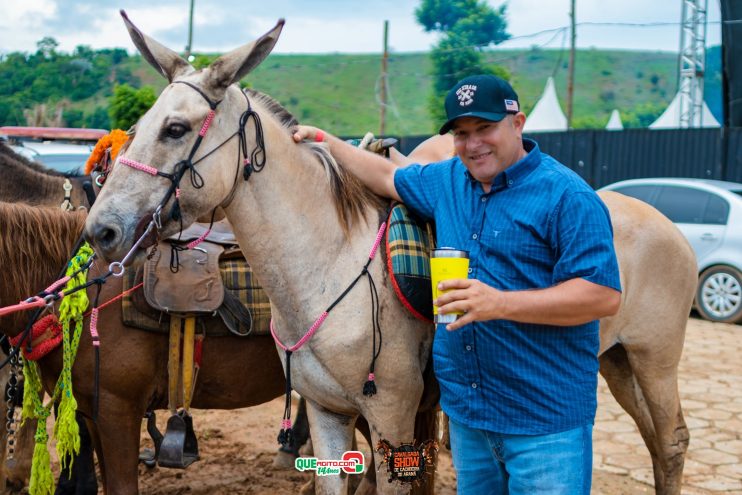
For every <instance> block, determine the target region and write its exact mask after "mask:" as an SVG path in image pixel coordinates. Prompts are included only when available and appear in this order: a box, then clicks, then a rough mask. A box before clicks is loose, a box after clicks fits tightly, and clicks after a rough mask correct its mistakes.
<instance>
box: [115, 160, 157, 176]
mask: <svg viewBox="0 0 742 495" xmlns="http://www.w3.org/2000/svg"><path fill="white" fill-rule="evenodd" d="M119 162H120V163H123V164H124V165H126V166H128V167H131V168H135V169H137V170H141V171H142V172H145V173H148V174H149V175H157V169H156V168H155V167H150V166H149V165H145V164H144V163H139V162H137V161H135V160H132V159H130V158H126V157H123V156H122V157H120V158H119Z"/></svg>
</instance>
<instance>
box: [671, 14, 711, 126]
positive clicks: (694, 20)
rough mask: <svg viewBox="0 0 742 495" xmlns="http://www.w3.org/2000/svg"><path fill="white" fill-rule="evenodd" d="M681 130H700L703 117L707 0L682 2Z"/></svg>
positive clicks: (679, 75)
mask: <svg viewBox="0 0 742 495" xmlns="http://www.w3.org/2000/svg"><path fill="white" fill-rule="evenodd" d="M681 1H682V2H683V19H682V23H681V27H680V61H679V63H678V68H679V74H678V93H679V94H680V127H700V126H701V124H702V121H701V120H702V115H703V111H702V110H703V76H704V74H705V72H706V10H707V7H708V0H681Z"/></svg>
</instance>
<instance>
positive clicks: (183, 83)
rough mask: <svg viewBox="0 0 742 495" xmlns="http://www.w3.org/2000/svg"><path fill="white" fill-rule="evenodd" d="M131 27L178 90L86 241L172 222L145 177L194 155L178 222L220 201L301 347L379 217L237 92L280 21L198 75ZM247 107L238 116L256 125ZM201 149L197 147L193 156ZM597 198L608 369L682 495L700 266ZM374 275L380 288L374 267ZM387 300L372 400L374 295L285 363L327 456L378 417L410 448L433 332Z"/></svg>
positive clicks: (352, 299) (143, 137) (281, 124)
mask: <svg viewBox="0 0 742 495" xmlns="http://www.w3.org/2000/svg"><path fill="white" fill-rule="evenodd" d="M127 27H128V28H129V32H130V35H131V37H132V39H133V40H134V43H135V44H136V46H137V48H138V49H139V50H140V51H141V52H142V54H143V55H144V58H145V59H146V60H147V61H148V62H150V64H152V65H153V66H154V67H155V68H157V70H158V71H159V72H160V73H161V74H162V75H163V76H165V77H167V78H168V80H169V82H170V83H171V84H169V85H168V86H167V88H166V89H165V90H164V91H163V93H162V94H161V95H160V97H159V98H158V100H157V102H156V103H155V105H154V106H153V107H152V108H151V109H150V111H149V112H147V114H146V115H145V116H144V117H143V118H142V120H141V121H140V122H139V124H138V125H137V134H136V136H134V139H133V140H132V142H131V144H130V147H129V149H128V151H127V153H126V154H127V156H126V158H127V162H128V164H130V165H131V166H132V167H135V168H139V170H135V169H134V168H128V167H126V166H124V165H122V158H121V157H119V159H118V162H117V163H118V165H117V166H116V168H115V169H114V171H113V173H112V174H111V175H110V176H109V178H108V180H107V182H106V188H105V189H104V191H103V193H102V194H101V197H100V199H99V200H98V202H97V203H96V205H95V207H94V208H93V210H92V211H91V215H90V217H89V218H88V223H87V226H86V233H87V235H88V237H89V238H90V239H92V240H94V241H95V243H96V247H97V249H99V253H100V254H102V255H104V256H106V257H107V258H109V259H120V258H121V257H123V255H124V254H125V253H127V252H128V250H129V249H131V247H132V246H133V244H134V242H135V241H136V240H137V238H139V236H140V234H141V233H142V226H144V225H145V224H146V223H147V221H148V220H149V218H150V217H151V215H152V212H153V211H155V208H156V207H157V206H158V205H159V204H161V203H165V205H164V206H165V209H164V211H166V212H169V211H171V207H172V206H173V203H174V201H173V200H172V198H169V199H168V197H167V196H166V191H167V190H168V187H169V186H170V185H171V184H170V183H169V182H168V181H167V180H165V178H163V177H155V178H153V177H152V176H149V175H147V174H145V173H143V172H142V169H144V170H149V171H150V172H151V173H160V174H163V175H164V174H172V173H173V169H174V167H176V166H175V165H174V164H178V165H180V166H182V164H183V163H184V162H183V161H182V160H184V159H185V158H186V157H188V156H192V157H193V156H194V152H196V151H198V153H197V154H196V155H195V157H196V158H198V157H203V159H202V160H203V161H202V163H200V164H198V166H197V167H196V169H197V171H198V173H199V176H200V178H202V179H203V180H202V183H193V182H191V181H187V180H183V181H182V182H181V183H180V188H181V191H180V192H181V193H180V199H179V211H180V213H181V215H182V217H181V219H182V222H183V226H187V225H188V224H190V223H191V222H192V221H193V220H194V219H195V218H198V217H200V216H203V215H205V214H207V213H208V212H209V211H211V210H212V209H213V208H215V207H217V206H218V205H224V210H225V213H226V215H227V218H229V219H231V221H232V224H233V226H234V227H235V230H236V235H237V239H238V241H239V243H240V246H241V247H242V248H243V250H244V251H245V253H246V256H247V258H248V260H249V261H251V262H252V263H253V267H254V268H255V269H256V273H257V275H258V277H259V278H260V280H261V283H262V284H263V286H264V288H265V290H266V291H267V293H268V295H269V297H270V299H271V305H272V313H273V316H274V319H275V321H276V333H277V335H278V336H279V337H280V338H281V340H282V341H284V342H287V343H289V344H294V343H296V342H297V341H299V339H300V338H302V336H303V335H304V334H305V330H306V329H307V328H309V327H310V326H311V325H312V322H313V321H315V318H316V317H317V315H319V314H321V313H322V311H323V310H325V308H327V307H328V304H329V303H331V302H332V301H333V300H335V298H336V297H337V295H338V294H340V293H341V292H342V291H343V290H344V289H345V288H346V287H347V284H348V282H349V281H350V280H352V277H353V272H354V271H355V270H356V269H357V268H358V267H359V264H362V262H363V261H364V260H365V259H366V256H367V254H368V249H369V245H370V242H371V239H373V237H374V235H375V233H376V220H377V219H378V215H379V209H378V207H377V206H375V204H374V202H373V201H372V200H370V199H369V198H368V191H366V190H364V189H362V188H359V186H358V185H357V184H353V181H352V180H350V179H348V177H347V172H346V171H345V170H344V169H343V168H342V166H341V165H339V164H336V163H335V162H334V160H333V159H332V157H330V156H327V154H326V153H324V152H323V149H322V147H321V146H318V145H316V144H315V143H303V144H299V145H297V144H295V143H293V141H292V139H291V132H290V130H289V129H288V127H289V126H290V124H289V123H290V122H291V120H292V119H290V118H288V117H287V114H286V112H285V110H283V109H282V108H281V107H280V106H279V105H277V103H276V102H275V101H273V100H271V99H270V98H267V97H265V96H264V95H263V96H261V95H259V94H256V93H254V92H249V93H247V94H242V93H241V92H240V91H239V89H238V88H236V87H235V86H234V85H233V84H232V83H234V82H235V81H238V80H239V79H241V78H242V77H243V76H244V75H246V74H247V73H248V72H249V71H250V70H251V69H253V68H254V67H256V66H257V65H258V64H259V63H260V62H261V61H262V60H263V59H264V58H265V57H266V56H267V54H268V52H269V51H270V49H271V48H272V46H273V44H274V43H275V41H276V38H277V36H278V33H279V32H280V28H281V26H280V24H279V26H277V27H276V28H274V29H273V30H272V31H271V32H269V33H267V34H266V35H265V36H263V37H261V38H259V39H258V40H256V41H255V42H254V43H251V44H249V45H245V46H244V47H242V48H238V49H237V50H234V51H233V52H230V53H228V54H226V55H224V56H222V57H220V58H219V59H217V60H216V61H215V62H214V63H213V64H212V65H211V66H210V67H209V68H206V69H203V70H198V71H196V70H195V69H193V68H192V67H191V66H190V65H189V64H188V63H187V62H186V61H185V60H183V59H182V58H181V57H180V56H179V55H178V54H176V53H175V52H173V51H172V50H169V49H168V48H166V47H164V46H162V45H161V44H159V43H158V42H156V41H154V40H152V39H151V38H149V37H148V36H146V35H144V34H143V33H141V32H140V31H139V30H138V29H137V28H136V27H134V26H133V25H132V24H131V23H129V22H128V20H127ZM214 102H221V104H220V105H219V106H218V107H217V106H216V104H215V103H214ZM214 108H216V110H215V113H214V114H211V113H210V109H211V110H212V111H213V110H214ZM246 108H249V109H250V110H249V111H252V112H254V113H255V114H257V115H259V117H260V118H259V119H257V118H256V119H255V125H254V127H252V125H251V126H250V127H248V128H247V138H246V143H247V150H248V153H247V156H243V155H242V153H241V151H242V149H241V148H239V147H237V146H222V144H225V143H228V142H229V140H230V139H232V138H233V137H234V136H235V135H236V134H235V131H239V125H240V122H244V121H245V119H244V118H243V119H241V118H240V116H241V114H243V112H246V110H245V109H246ZM249 111H248V112H246V113H244V114H243V117H244V116H245V115H252V114H249ZM207 115H208V117H207ZM214 115H215V118H214ZM289 117H290V116H289ZM212 119H213V121H212ZM205 120H206V122H213V123H212V125H211V127H210V130H209V134H208V135H207V136H206V137H205V138H204V137H199V136H198V135H199V132H198V131H199V129H201V130H202V133H201V134H203V129H204V128H205V127H203V123H204V121H205ZM243 125H244V124H243ZM230 136H232V137H230ZM202 139H203V148H202V149H197V147H198V146H199V145H200V143H201V142H202ZM250 155H252V157H251V158H252V161H253V162H256V163H252V165H250V162H248V161H247V160H246V159H247V158H249V157H250ZM263 159H265V161H263ZM235 163H236V164H238V165H237V167H238V168H237V169H236V170H235ZM243 163H247V164H246V165H245V169H246V171H245V175H244V176H243V171H242V169H241V167H242V164H243ZM263 166H264V167H263ZM147 167H149V169H147ZM176 168H177V167H176ZM183 170H185V169H183ZM251 170H252V175H250V174H249V173H248V172H249V171H251ZM165 177H167V175H165ZM247 178H249V181H248V180H246V179H247ZM602 197H603V199H604V201H605V202H606V204H607V205H608V208H609V210H610V212H611V218H612V219H613V223H614V226H615V245H616V251H617V252H618V259H619V266H620V269H621V280H622V287H623V295H622V308H621V310H620V312H619V313H618V314H616V315H615V316H614V317H612V318H606V319H604V320H602V321H601V347H600V353H601V356H600V360H601V373H602V374H603V376H604V377H605V378H606V380H607V381H608V383H609V386H610V388H611V391H612V392H613V394H614V395H615V396H616V398H617V399H618V401H619V402H620V403H621V405H622V406H623V407H624V408H625V409H626V410H627V411H628V412H629V414H631V416H632V417H633V418H634V419H635V420H636V422H637V424H638V426H639V429H640V430H641V433H642V436H643V437H644V440H645V442H646V444H647V447H648V449H649V451H650V453H651V455H652V460H653V463H654V466H653V467H654V472H655V486H656V490H657V492H658V493H663V494H664V493H667V494H678V493H680V488H681V483H682V470H683V461H684V455H685V451H686V449H687V445H688V430H687V428H686V426H685V423H684V421H683V415H682V409H681V406H680V401H679V397H678V388H677V367H678V363H679V360H680V355H681V352H682V346H683V340H684V336H685V326H686V323H687V318H688V314H689V311H690V306H691V303H692V300H693V293H694V291H695V286H696V282H697V280H696V265H695V259H694V255H693V252H692V250H691V249H690V246H689V245H688V243H687V242H686V241H685V239H684V238H683V236H682V235H681V234H680V233H679V232H678V230H677V229H676V228H675V227H674V226H673V225H672V223H671V222H669V220H667V219H666V218H665V217H663V216H662V215H661V214H659V213H658V212H657V211H656V210H654V209H653V208H651V207H649V206H648V205H646V204H644V203H641V202H638V201H634V200H631V199H629V198H625V197H623V196H620V195H615V194H606V195H603V196H602ZM363 198H365V200H364V199H363ZM336 212H337V214H336ZM178 224H179V222H177V221H175V222H173V221H170V222H168V221H167V220H165V217H163V224H162V229H163V234H165V235H169V234H172V233H174V232H176V231H177V230H178V228H179V225H178ZM255 232H260V233H261V235H260V236H255V235H254V233H255ZM258 269H259V270H260V271H258ZM369 271H371V272H372V273H373V275H374V277H376V278H377V279H378V280H383V279H384V273H383V268H381V267H380V266H379V265H378V264H371V265H370V267H369ZM379 298H380V305H381V308H382V309H381V320H382V326H383V327H384V328H394V331H393V332H386V333H385V334H384V352H382V353H381V357H380V361H379V362H378V363H377V367H376V370H377V376H378V377H379V378H380V380H379V382H380V384H383V385H381V390H380V392H379V395H378V396H374V397H370V398H369V397H365V396H364V395H362V394H361V392H360V390H359V389H360V387H359V383H362V381H363V378H364V375H365V372H367V370H368V368H366V366H367V363H366V361H365V360H360V359H359V356H364V355H365V354H364V353H365V352H366V351H367V347H368V343H369V342H370V341H371V336H372V334H373V329H372V327H371V325H370V324H366V322H367V321H368V316H369V313H370V311H369V308H370V307H371V303H370V301H369V299H370V296H369V295H368V293H367V292H365V291H361V290H358V289H357V288H356V289H355V290H354V291H351V292H350V293H348V298H347V299H345V300H343V301H342V304H340V305H338V306H337V309H336V310H335V312H334V313H331V314H330V316H329V317H328V319H327V322H326V323H325V325H324V326H323V327H322V329H321V330H320V331H319V332H318V333H317V334H316V335H315V337H314V338H313V339H312V340H311V341H310V344H309V345H308V346H306V347H304V348H302V349H301V351H299V352H296V353H295V354H294V355H293V357H292V358H291V365H292V370H293V371H294V373H295V374H294V379H295V380H296V388H297V390H299V391H300V392H301V393H302V395H303V396H304V397H306V398H307V400H308V406H309V420H310V425H311V428H312V432H313V438H314V442H313V443H314V447H315V450H316V451H318V452H319V455H320V457H323V458H335V456H338V455H339V454H340V453H341V452H342V451H343V450H344V449H347V448H348V447H349V445H350V437H351V433H352V427H351V426H350V425H352V421H351V420H352V419H353V418H355V417H356V416H357V415H359V414H361V415H363V416H364V417H366V418H367V419H368V420H369V423H370V424H371V428H372V433H373V435H374V438H375V439H378V438H386V439H389V440H391V441H392V442H399V441H409V440H410V439H411V438H412V422H411V421H410V418H411V417H412V416H413V415H414V410H415V408H416V407H417V404H418V402H419V400H420V397H421V394H422V388H423V386H422V370H423V368H424V366H425V364H426V360H427V358H428V357H429V345H430V330H431V329H430V328H429V327H425V326H421V325H417V324H416V323H415V322H413V321H411V319H410V317H409V316H408V315H406V314H404V312H403V311H402V310H401V308H400V305H399V304H397V303H396V301H394V298H393V296H392V295H391V289H390V288H389V287H388V286H386V285H385V286H384V287H383V288H381V289H380V292H379ZM324 478H325V479H322V480H318V485H319V484H321V485H322V486H319V487H318V488H319V490H321V491H322V492H323V493H335V492H339V491H340V489H341V488H342V485H343V483H344V480H336V479H332V480H330V479H326V478H328V477H324ZM378 488H379V489H380V490H382V488H388V487H381V486H379V487H378ZM392 489H393V488H392Z"/></svg>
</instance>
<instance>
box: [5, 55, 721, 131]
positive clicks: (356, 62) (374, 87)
mask: <svg viewBox="0 0 742 495" xmlns="http://www.w3.org/2000/svg"><path fill="white" fill-rule="evenodd" d="M486 56H487V58H488V60H489V62H491V63H497V64H500V65H502V66H504V67H506V68H507V69H508V70H509V71H510V73H511V74H512V82H513V85H514V86H515V88H516V90H517V91H518V92H519V94H520V98H521V102H522V106H523V108H524V109H525V110H526V112H528V111H529V110H530V109H531V108H532V107H533V105H534V104H535V102H536V100H537V99H538V97H539V96H540V94H541V92H542V91H543V87H544V84H545V82H546V78H547V77H548V76H551V75H553V76H554V77H555V82H556V86H557V92H558V95H559V98H560V101H561V103H562V107H563V109H564V110H565V111H566V108H564V106H565V105H566V92H567V80H566V78H567V60H568V53H567V51H566V50H564V51H562V50H544V49H539V48H532V49H522V50H493V51H490V52H488V53H487V54H486ZM719 57H720V50H719V48H718V47H714V48H712V49H710V50H709V51H708V62H707V67H708V71H707V83H706V94H707V101H708V103H709V106H710V107H711V110H712V112H713V113H714V114H716V115H717V118H720V117H721V115H720V114H721V83H720V81H721V78H720V62H719V60H720V58H719ZM7 59H8V56H6V57H4V58H3V59H0V75H2V76H3V77H12V76H13V74H12V71H10V73H9V71H8V70H3V64H5V62H6V61H7ZM70 63H71V62H70ZM388 67H389V68H388V73H389V87H390V93H389V107H388V110H387V112H386V115H387V134H392V135H419V134H428V133H430V132H432V131H433V130H434V129H435V128H436V127H437V125H438V124H439V123H438V122H432V121H431V119H430V117H429V116H428V114H427V99H428V97H429V94H430V91H431V85H432V77H431V75H430V71H431V65H430V61H429V58H428V56H427V54H424V53H406V54H404V53H401V54H392V55H391V56H390V58H389V65H388ZM676 67H677V55H675V54H673V53H668V52H651V51H606V50H597V49H588V50H578V52H577V58H576V75H575V104H574V117H575V126H576V127H603V126H604V125H605V123H606V122H607V120H608V117H609V114H610V112H611V111H612V110H613V109H614V108H617V109H619V110H620V111H621V114H622V118H623V119H624V123H625V124H628V125H629V126H634V127H638V126H642V125H646V124H647V123H648V122H651V120H653V119H654V118H655V117H656V116H657V115H658V114H659V113H660V112H661V111H662V110H663V109H664V108H665V106H666V105H667V104H668V103H669V101H670V100H671V99H672V97H673V96H674V94H675V91H676V70H677V69H676ZM111 71H112V74H111V75H110V76H109V78H108V80H109V81H110V82H111V84H109V85H108V86H107V87H104V88H103V89H100V90H98V91H97V92H96V93H95V94H94V95H93V96H92V97H90V98H86V99H80V100H76V101H72V102H71V103H69V108H70V109H73V110H77V112H78V114H84V115H89V114H92V112H95V111H96V108H98V109H99V110H98V112H99V113H100V110H101V109H102V107H104V106H105V105H106V102H107V100H106V98H107V97H108V96H110V94H111V92H112V84H113V83H115V82H128V83H129V84H132V85H134V86H144V85H149V86H152V87H154V88H155V90H156V92H159V91H160V90H161V89H162V88H163V87H164V83H165V81H164V79H162V78H161V77H160V76H158V74H157V73H156V72H155V71H154V70H153V69H151V68H150V67H149V66H147V65H146V63H145V62H144V61H143V60H142V58H141V57H139V56H133V57H126V58H124V59H123V60H120V61H118V65H114V66H112V68H111ZM380 72H381V57H380V55H346V54H323V55H281V54H274V55H271V56H270V57H268V59H267V60H266V61H265V62H264V63H263V64H262V65H261V66H260V67H258V68H257V69H256V70H255V71H254V72H253V73H252V74H250V75H248V77H247V78H246V79H245V81H243V83H244V84H248V85H250V86H251V87H253V88H255V89H258V90H260V91H263V92H265V93H268V94H270V95H271V96H273V97H274V98H276V99H277V100H278V101H279V102H281V103H282V104H283V105H285V106H286V107H287V108H288V109H289V110H290V111H291V112H292V113H294V115H295V116H296V117H297V118H298V119H299V121H301V122H306V123H311V124H315V125H318V126H322V127H325V128H327V129H328V130H331V131H333V132H335V133H337V134H341V135H358V134H362V133H364V132H366V131H367V130H371V131H374V132H378V130H379V118H380V109H379V108H380V105H379V89H378V86H379V75H380ZM118 75H124V76H125V81H118V79H119V77H118ZM23 89H24V90H25V91H26V92H25V93H23V98H22V99H23V100H24V103H25V102H26V100H30V99H33V94H29V92H28V86H26V87H25V88H23ZM7 91H10V90H9V89H8V88H7V87H6V88H1V87H0V123H1V124H4V125H8V124H14V125H24V124H26V122H23V121H22V118H19V114H21V112H19V111H17V110H16V111H14V112H8V114H2V109H3V106H2V102H3V98H16V99H15V100H14V101H16V102H18V98H20V96H19V94H20V93H19V94H9V93H8V92H7ZM47 101H48V103H49V104H50V105H51V104H53V103H54V101H55V98H54V97H49V100H47ZM34 103H39V102H38V101H37V102H33V101H28V102H27V106H28V107H31V106H33V104H34Z"/></svg>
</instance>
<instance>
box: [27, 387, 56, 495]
mask: <svg viewBox="0 0 742 495" xmlns="http://www.w3.org/2000/svg"><path fill="white" fill-rule="evenodd" d="M39 405H41V399H39ZM36 412H37V413H38V414H39V416H38V418H37V419H38V421H39V422H38V424H37V426H36V435H35V436H34V439H35V440H36V445H35V446H34V449H33V464H31V481H30V482H29V485H28V493H31V494H33V495H53V494H54V476H52V469H51V458H50V456H49V450H48V449H47V448H46V443H47V441H48V440H49V435H47V433H46V418H48V417H49V409H48V408H46V407H44V406H40V408H39V409H38V410H37V411H36Z"/></svg>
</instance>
